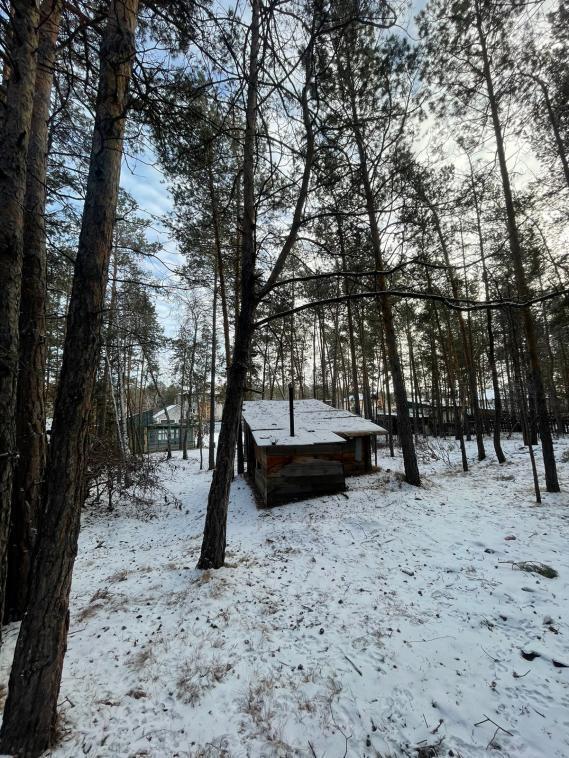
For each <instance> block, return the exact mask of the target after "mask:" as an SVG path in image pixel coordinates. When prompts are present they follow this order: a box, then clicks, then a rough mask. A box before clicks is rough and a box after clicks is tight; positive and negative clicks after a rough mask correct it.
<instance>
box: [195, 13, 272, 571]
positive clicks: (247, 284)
mask: <svg viewBox="0 0 569 758" xmlns="http://www.w3.org/2000/svg"><path fill="white" fill-rule="evenodd" d="M251 14H252V15H251V26H250V31H251V42H250V51H249V72H248V73H249V76H248V85H247V107H246V113H245V140H244V147H243V225H242V233H241V302H240V308H239V316H238V319H237V324H236V330H235V345H234V349H233V359H232V361H231V365H230V367H229V371H228V374H227V390H226V397H225V403H224V405H223V414H222V417H221V431H220V434H219V440H218V446H217V461H216V467H215V470H214V472H213V477H212V480H211V487H210V491H209V496H208V502H207V513H206V519H205V526H204V535H203V541H202V548H201V554H200V559H199V561H198V568H201V569H209V568H220V567H221V566H223V563H224V561H225V547H226V530H227V509H228V505H229V489H230V487H231V481H232V480H233V465H234V460H235V443H236V441H237V431H238V426H239V419H240V417H241V405H242V403H243V394H244V391H245V380H246V378H247V368H248V364H249V350H250V347H251V338H252V336H253V318H254V316H255V307H256V302H255V223H256V216H255V186H254V175H255V134H256V131H257V88H258V79H259V47H260V34H259V31H260V29H259V27H260V15H261V3H260V0H252V2H251Z"/></svg>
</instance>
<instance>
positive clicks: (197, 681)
mask: <svg viewBox="0 0 569 758" xmlns="http://www.w3.org/2000/svg"><path fill="white" fill-rule="evenodd" d="M232 668H233V666H232V665H231V663H226V662H222V661H219V660H217V659H215V658H212V659H211V660H209V661H208V660H205V661H204V660H198V658H197V657H196V656H194V657H193V658H190V659H189V660H187V661H185V663H183V664H182V666H181V668H180V673H179V674H178V679H177V682H176V693H177V695H178V699H179V700H181V701H182V702H183V703H186V704H188V705H197V703H199V701H200V700H201V698H202V696H203V695H204V693H205V692H207V691H208V690H209V689H211V688H213V687H215V686H216V685H217V684H219V683H220V682H222V681H223V680H224V679H225V677H226V676H227V675H228V674H229V672H230V671H231V670H232Z"/></svg>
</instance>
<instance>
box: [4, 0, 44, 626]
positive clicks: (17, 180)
mask: <svg viewBox="0 0 569 758" xmlns="http://www.w3.org/2000/svg"><path fill="white" fill-rule="evenodd" d="M11 7H12V10H13V14H12V16H11V17H10V19H9V20H5V21H6V24H7V26H8V27H9V28H10V31H11V33H10V35H9V38H8V40H7V45H8V50H7V53H8V57H9V60H10V73H9V78H8V82H7V86H6V97H5V102H4V105H3V118H2V119H0V619H2V618H3V616H4V591H5V586H6V565H7V561H6V557H7V546H8V531H9V528H10V527H9V524H10V510H11V506H12V487H13V477H14V470H15V468H16V465H17V461H18V448H17V443H16V405H17V394H16V388H17V376H18V359H19V315H20V299H21V287H22V264H23V248H24V243H23V233H24V198H25V193H26V169H27V155H28V146H29V141H30V131H31V125H32V113H33V102H34V100H33V98H34V86H35V79H36V52H37V46H38V23H39V13H38V8H37V5H36V2H35V0H13V2H12V4H11Z"/></svg>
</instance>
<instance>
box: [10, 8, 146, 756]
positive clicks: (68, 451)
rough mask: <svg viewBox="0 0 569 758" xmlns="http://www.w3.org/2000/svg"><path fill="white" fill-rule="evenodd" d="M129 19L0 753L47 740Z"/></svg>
mask: <svg viewBox="0 0 569 758" xmlns="http://www.w3.org/2000/svg"><path fill="white" fill-rule="evenodd" d="M137 11H138V0H120V2H118V0H114V1H113V2H112V3H111V5H110V8H109V17H108V21H107V25H106V28H105V31H104V33H103V39H102V42H101V52H100V72H99V87H98V92H97V103H96V111H95V126H94V133H93V142H92V148H91V158H90V165H89V175H88V179H87V192H86V197H85V206H84V211H83V220H82V225H81V233H80V237H79V248H78V252H77V258H76V261H75V273H74V279H73V289H72V293H71V298H70V305H69V314H68V320H67V331H66V337H65V348H64V359H63V365H62V369H61V377H60V382H59V388H58V393H57V398H56V402H55V412H54V421H53V429H52V437H51V443H50V448H49V454H48V471H49V477H48V478H47V481H46V485H45V494H44V498H43V508H42V518H41V524H40V530H39V532H38V538H37V542H36V548H35V555H34V564H33V569H32V581H31V584H30V589H31V591H30V596H29V610H28V612H27V613H26V614H25V616H24V618H23V620H22V625H21V628H20V634H19V636H18V641H17V644H16V651H15V655H14V663H13V666H12V672H11V675H10V683H9V688H8V698H7V700H6V706H5V709H4V721H3V724H2V730H1V732H0V752H3V753H9V754H17V755H26V756H39V755H40V754H41V753H42V752H43V751H45V750H47V749H48V748H49V746H50V745H51V744H52V743H53V740H54V737H55V727H56V720H57V698H58V694H59V688H60V684H61V672H62V668H63V657H64V654H65V649H66V642H67V630H68V625H69V591H70V588H71V575H72V570H73V564H74V560H75V555H76V553H77V540H78V535H79V523H80V514H81V506H82V504H83V501H84V497H85V487H84V473H85V452H86V438H87V424H88V421H89V416H90V410H91V399H92V392H93V385H94V380H95V374H96V369H97V362H98V357H99V348H100V336H101V322H102V314H103V305H104V294H105V286H106V279H107V270H108V263H109V255H110V251H111V244H112V230H113V224H114V220H115V213H116V204H117V195H118V186H119V178H120V169H121V158H122V145H123V135H124V126H125V115H126V109H127V98H128V85H129V81H130V77H131V73H132V65H133V59H134V51H135V39H134V32H135V27H136V19H137Z"/></svg>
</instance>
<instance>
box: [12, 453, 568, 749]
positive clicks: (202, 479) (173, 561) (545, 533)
mask: <svg viewBox="0 0 569 758" xmlns="http://www.w3.org/2000/svg"><path fill="white" fill-rule="evenodd" d="M449 446H450V447H453V446H454V443H451V442H448V443H431V445H430V446H429V447H428V448H423V450H422V453H421V457H422V459H423V460H422V471H423V472H424V474H425V481H424V487H423V488H421V489H420V490H417V489H414V488H412V487H409V486H407V485H406V484H404V483H402V481H401V475H400V473H399V469H400V466H401V464H400V461H399V459H395V460H392V459H390V458H389V457H388V456H387V455H382V456H381V457H380V467H381V470H380V471H379V472H378V473H373V474H371V475H367V476H365V477H358V478H353V479H349V480H348V485H349V490H348V492H347V493H346V496H343V495H341V494H340V495H337V496H336V495H335V496H328V497H324V498H319V499H316V500H311V501H306V502H302V503H296V504H292V505H285V506H282V507H279V508H275V509H272V510H259V509H257V508H256V506H255V504H254V500H253V497H252V495H251V491H250V489H249V485H248V484H247V483H246V482H244V481H243V480H240V479H237V480H236V481H235V483H234V486H233V490H232V497H231V506H230V523H229V527H228V544H229V552H228V565H227V567H226V568H224V569H221V570H219V571H217V572H205V573H201V572H198V571H197V570H196V569H195V568H194V566H195V564H196V561H197V557H198V551H199V546H200V538H201V531H202V528H203V514H204V509H205V503H206V497H207V490H208V484H209V479H210V476H209V474H208V473H207V472H200V471H199V467H198V462H197V459H196V458H194V459H192V460H190V461H188V462H184V461H182V460H180V459H174V460H173V461H171V462H169V463H168V462H164V463H163V464H162V471H163V475H164V477H165V480H166V486H167V488H168V489H169V491H170V492H171V493H172V496H173V497H172V498H171V499H170V502H168V503H165V502H164V497H163V496H162V497H161V498H160V500H159V501H158V502H156V504H155V506H154V507H153V508H151V509H148V508H147V509H144V510H143V511H141V512H137V510H136V507H135V506H134V505H125V506H123V507H120V508H117V509H116V511H115V512H114V513H112V514H106V513H103V512H94V511H92V510H87V512H86V514H85V517H84V524H83V531H82V535H81V545H80V553H79V557H78V560H77V564H76V569H75V578H74V584H73V597H72V623H71V633H70V638H69V651H68V654H67V658H66V662H65V669H64V681H63V686H62V693H61V698H60V700H61V703H62V705H61V711H62V714H63V717H62V727H63V733H64V737H63V740H62V742H61V744H60V745H59V747H58V748H57V749H56V750H54V751H53V755H54V756H57V758H63V757H64V756H66V757H69V758H70V757H71V756H73V757H74V758H75V757H76V756H81V755H84V754H85V755H90V756H156V757H158V756H217V757H219V756H225V757H229V756H231V757H232V758H241V757H243V758H244V757H245V756H252V757H253V758H257V757H260V756H312V757H314V756H317V758H324V756H326V757H327V758H337V757H339V758H341V756H344V755H346V756H352V757H354V758H356V757H357V758H361V757H363V756H380V755H381V756H405V755H417V754H418V753H417V750H416V748H421V747H422V748H426V747H427V746H428V745H434V744H436V743H437V742H438V741H439V740H440V739H441V738H442V740H443V741H442V743H441V744H440V745H439V748H438V749H439V754H440V755H451V756H452V755H453V756H463V757H464V758H466V757H470V756H486V755H488V754H491V755H494V756H511V757H514V756H515V757H516V758H517V757H518V756H526V757H527V756H531V757H535V756H547V757H548V758H555V757H561V756H569V668H562V667H558V666H556V665H554V663H553V661H556V662H557V663H561V664H563V663H565V664H569V643H568V640H569V627H568V623H569V555H568V551H567V542H568V537H569V496H568V494H567V493H568V491H569V464H567V463H564V464H561V465H560V472H561V480H562V486H563V489H564V492H562V493H561V494H559V495H547V494H544V505H543V506H541V507H537V506H535V505H534V503H533V495H532V490H531V472H530V469H529V461H528V454H527V451H526V450H525V449H523V448H521V443H520V441H519V439H518V440H512V441H510V442H507V443H506V444H505V449H506V454H507V455H508V460H509V462H508V463H507V464H506V465H504V466H502V467H500V466H499V465H498V464H497V463H495V462H494V461H493V458H492V449H491V443H490V442H489V443H488V445H487V448H488V453H489V459H488V460H487V461H485V462H483V463H477V462H475V461H473V462H472V470H471V472H470V473H469V474H466V475H463V474H462V472H460V471H459V466H458V463H457V461H458V452H457V451H456V450H451V451H450V452H448V451H447V447H449ZM557 448H558V452H559V457H561V453H562V451H564V450H566V449H569V448H567V446H566V444H565V443H564V442H561V443H558V445H557ZM468 452H469V457H470V459H471V460H472V459H473V456H474V454H475V447H474V444H469V447H468ZM447 456H448V457H449V458H450V465H449V462H448V461H447V460H445V459H446V458H447ZM514 537H515V539H508V538H514ZM523 560H533V561H542V562H545V563H547V564H550V565H551V566H553V567H554V568H555V569H556V570H557V571H558V572H559V576H558V577H557V578H554V579H548V578H544V577H541V576H539V575H536V574H532V573H526V572H523V571H520V570H518V569H517V568H516V567H513V566H512V564H511V563H508V562H507V561H514V562H519V561H523ZM15 634H16V629H15V628H14V627H13V628H12V629H10V630H9V631H8V633H7V634H6V639H7V640H8V642H7V644H6V645H5V646H4V650H3V651H2V676H3V678H2V681H3V682H5V681H6V678H7V666H8V658H9V653H10V649H11V648H12V645H13V639H14V637H15ZM522 651H524V652H525V653H526V654H528V653H537V654H539V657H535V658H534V659H533V660H531V661H530V660H525V659H524V658H523V657H522ZM485 719H491V720H492V721H490V720H486V721H485ZM478 722H484V723H481V724H479V725H478V726H477V725H476V724H477V723H478ZM492 722H495V723H492ZM498 726H499V727H501V729H498ZM504 730H506V731H504ZM508 733H509V734H508ZM487 748H488V750H487ZM429 754H430V753H429V752H426V751H425V752H424V753H423V755H429Z"/></svg>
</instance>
